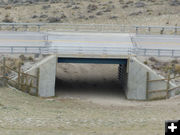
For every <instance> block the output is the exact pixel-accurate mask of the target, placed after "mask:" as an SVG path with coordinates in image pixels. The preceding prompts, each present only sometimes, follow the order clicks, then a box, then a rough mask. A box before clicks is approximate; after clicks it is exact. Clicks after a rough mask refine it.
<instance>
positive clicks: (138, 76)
mask: <svg viewBox="0 0 180 135" xmlns="http://www.w3.org/2000/svg"><path fill="white" fill-rule="evenodd" d="M147 72H149V78H150V80H156V79H162V78H163V77H162V76H160V75H158V74H157V73H156V72H155V71H153V70H152V69H151V68H149V67H148V66H146V65H145V64H143V63H142V62H140V61H139V60H137V59H136V58H135V57H132V58H130V59H129V69H128V86H127V90H126V96H127V98H128V99H134V100H146V79H147ZM174 86H175V84H173V83H172V82H171V83H170V87H174ZM166 87H167V83H166V81H158V82H152V83H149V85H148V89H149V91H150V90H163V89H166ZM164 96H166V92H156V93H153V94H150V95H149V98H150V99H155V98H162V97H164Z"/></svg>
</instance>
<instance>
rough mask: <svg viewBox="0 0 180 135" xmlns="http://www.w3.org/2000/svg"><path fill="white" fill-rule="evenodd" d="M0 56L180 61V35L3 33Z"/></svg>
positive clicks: (0, 35) (0, 38) (1, 34)
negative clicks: (134, 57)
mask: <svg viewBox="0 0 180 135" xmlns="http://www.w3.org/2000/svg"><path fill="white" fill-rule="evenodd" d="M0 41H1V42H0V53H5V54H7V53H12V54H13V53H25V54H28V53H34V54H58V55H79V56H85V55H90V56H93V55H99V56H106V57H108V56H127V57H128V56H129V55H147V56H170V57H180V36H178V35H156V36H155V35H136V34H125V33H124V34H120V33H70V32H68V33H67V32H60V33H59V32H58V33H53V32H49V33H42V32H0Z"/></svg>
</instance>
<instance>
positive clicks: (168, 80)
mask: <svg viewBox="0 0 180 135" xmlns="http://www.w3.org/2000/svg"><path fill="white" fill-rule="evenodd" d="M169 82H170V71H168V78H167V89H166V99H168V92H169Z"/></svg>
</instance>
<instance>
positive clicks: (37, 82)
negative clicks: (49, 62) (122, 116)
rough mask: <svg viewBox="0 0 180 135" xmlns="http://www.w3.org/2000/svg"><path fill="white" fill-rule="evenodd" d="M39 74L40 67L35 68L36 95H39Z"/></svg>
mask: <svg viewBox="0 0 180 135" xmlns="http://www.w3.org/2000/svg"><path fill="white" fill-rule="evenodd" d="M39 75H40V68H37V81H36V96H39Z"/></svg>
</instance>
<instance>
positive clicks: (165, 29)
mask: <svg viewBox="0 0 180 135" xmlns="http://www.w3.org/2000/svg"><path fill="white" fill-rule="evenodd" d="M0 30H1V31H6V30H7V31H37V32H40V31H42V32H48V31H53V32H102V33H136V34H174V35H180V27H177V26H122V25H118V24H69V23H0Z"/></svg>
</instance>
